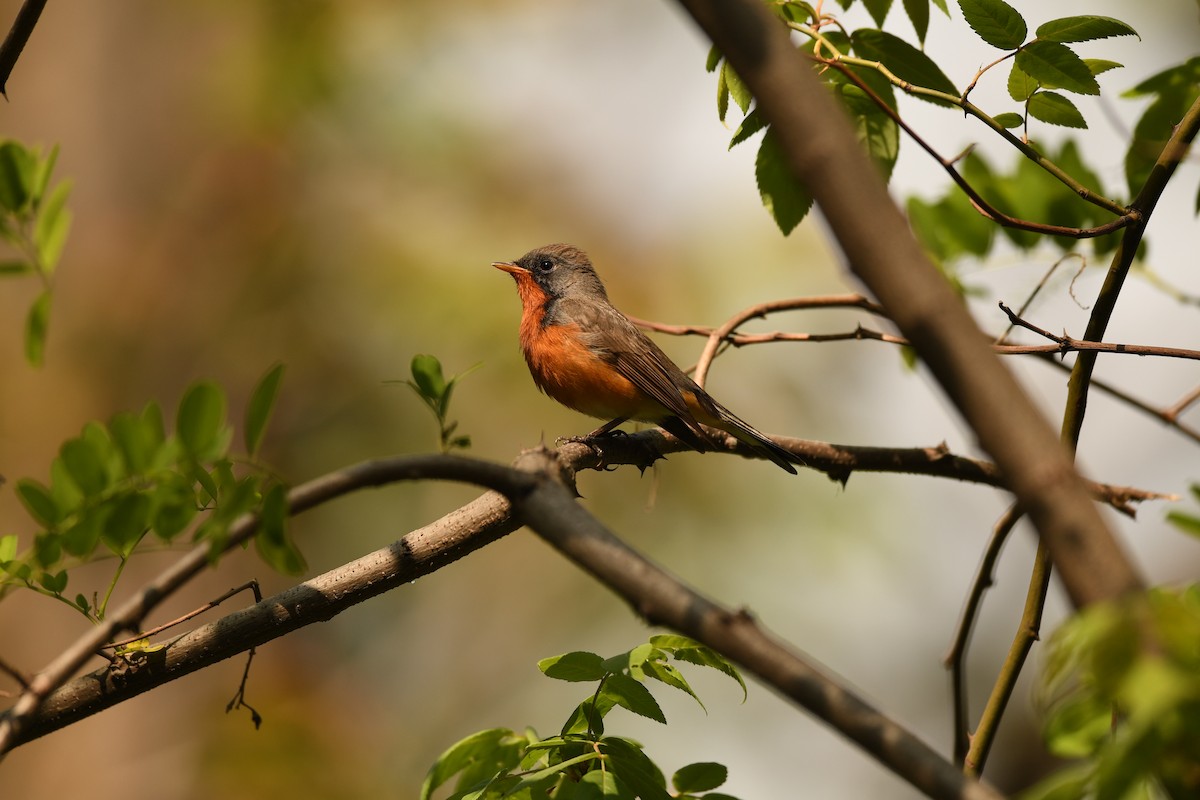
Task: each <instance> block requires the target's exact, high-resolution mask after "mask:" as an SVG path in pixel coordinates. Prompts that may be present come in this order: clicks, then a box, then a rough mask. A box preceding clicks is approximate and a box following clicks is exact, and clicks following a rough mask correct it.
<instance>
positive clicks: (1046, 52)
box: [1016, 41, 1100, 94]
mask: <svg viewBox="0 0 1200 800" xmlns="http://www.w3.org/2000/svg"><path fill="white" fill-rule="evenodd" d="M1016 63H1017V66H1018V67H1020V68H1021V69H1023V70H1025V72H1027V73H1029V75H1030V76H1031V77H1033V78H1034V79H1035V80H1037V81H1039V82H1040V83H1041V84H1042V85H1043V86H1049V87H1055V88H1059V89H1066V90H1067V91H1068V92H1075V93H1076V94H1100V84H1099V83H1097V82H1096V76H1095V75H1093V74H1092V71H1091V70H1090V69H1088V65H1087V64H1085V63H1083V59H1082V58H1080V57H1079V56H1077V55H1076V54H1075V51H1074V50H1072V49H1071V48H1069V47H1067V46H1066V45H1064V44H1059V43H1058V42H1038V41H1035V42H1030V44H1029V45H1028V46H1027V47H1023V48H1022V49H1021V52H1019V53H1017V59H1016Z"/></svg>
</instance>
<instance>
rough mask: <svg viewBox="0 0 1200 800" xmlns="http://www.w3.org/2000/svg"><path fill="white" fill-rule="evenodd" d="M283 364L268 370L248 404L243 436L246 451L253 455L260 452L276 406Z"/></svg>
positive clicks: (255, 388)
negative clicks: (259, 449)
mask: <svg viewBox="0 0 1200 800" xmlns="http://www.w3.org/2000/svg"><path fill="white" fill-rule="evenodd" d="M283 369H284V367H283V364H276V365H275V366H273V367H271V368H270V369H269V370H267V372H266V374H265V375H263V376H262V378H261V379H259V381H258V385H257V386H255V387H254V393H253V394H251V395H250V402H249V403H247V404H246V422H245V431H244V435H243V438H244V439H245V444H246V452H247V453H248V454H250V455H251V456H253V455H255V454H257V453H258V446H259V445H260V444H262V437H263V433H264V432H265V431H266V429H267V422H268V420H270V419H271V411H272V410H273V409H274V408H275V398H276V396H277V395H278V394H279V384H280V383H281V382H282V381H283Z"/></svg>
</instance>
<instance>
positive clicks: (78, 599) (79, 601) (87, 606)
mask: <svg viewBox="0 0 1200 800" xmlns="http://www.w3.org/2000/svg"><path fill="white" fill-rule="evenodd" d="M75 607H76V608H78V609H79V610H80V611H82V612H83V613H85V614H91V612H92V604H91V603H89V602H88V599H87V597H85V596H84V595H82V594H77V595H75Z"/></svg>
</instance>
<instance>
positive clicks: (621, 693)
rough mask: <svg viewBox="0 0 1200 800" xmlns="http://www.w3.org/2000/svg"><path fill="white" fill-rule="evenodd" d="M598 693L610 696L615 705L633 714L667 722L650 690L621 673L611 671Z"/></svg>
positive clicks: (663, 722)
mask: <svg viewBox="0 0 1200 800" xmlns="http://www.w3.org/2000/svg"><path fill="white" fill-rule="evenodd" d="M600 694H601V695H603V696H606V697H609V698H611V699H612V700H613V701H614V702H615V703H616V704H617V705H619V706H621V707H622V708H625V709H627V710H629V711H632V712H633V713H635V714H638V715H640V716H643V717H646V718H647V719H652V720H654V721H655V722H661V723H662V724H664V725H666V724H667V718H666V717H665V716H663V712H662V709H661V708H659V705H658V701H656V700H655V699H654V695H652V694H650V690H649V689H647V688H646V687H645V686H643V685H642V684H640V683H638V682H637V681H636V680H634V679H633V678H631V677H629V676H628V675H625V674H622V673H612V674H610V675H609V676H608V678H607V679H606V680H605V681H604V687H603V688H602V689H601V690H600Z"/></svg>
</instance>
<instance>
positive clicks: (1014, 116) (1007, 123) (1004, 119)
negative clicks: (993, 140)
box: [992, 111, 1025, 128]
mask: <svg viewBox="0 0 1200 800" xmlns="http://www.w3.org/2000/svg"><path fill="white" fill-rule="evenodd" d="M992 119H994V120H996V124H998V125H1000V126H1001V127H1003V128H1019V127H1021V126H1022V125H1024V124H1025V118H1024V117H1022V116H1021V115H1020V114H1018V113H1016V112H1015V111H1005V112H1004V113H1003V114H997V115H996V116H995V117H993V118H992Z"/></svg>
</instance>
